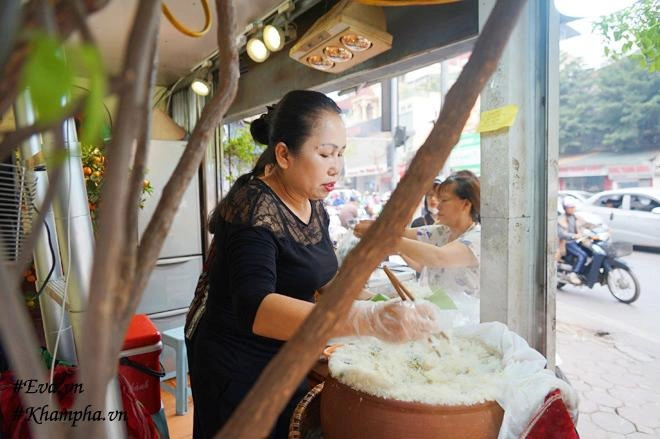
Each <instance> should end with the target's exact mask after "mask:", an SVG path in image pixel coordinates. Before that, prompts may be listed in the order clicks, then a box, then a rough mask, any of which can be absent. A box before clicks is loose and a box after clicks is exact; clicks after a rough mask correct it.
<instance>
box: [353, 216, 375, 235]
mask: <svg viewBox="0 0 660 439" xmlns="http://www.w3.org/2000/svg"><path fill="white" fill-rule="evenodd" d="M374 222H375V220H362V221H360V222H359V223H357V224H356V225H355V228H354V229H353V234H354V235H355V236H357V237H358V238H362V236H363V235H364V234H365V233H366V232H367V230H369V227H371V225H372V224H373V223H374Z"/></svg>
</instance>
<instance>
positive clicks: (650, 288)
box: [557, 250, 660, 349]
mask: <svg viewBox="0 0 660 439" xmlns="http://www.w3.org/2000/svg"><path fill="white" fill-rule="evenodd" d="M624 260H625V261H626V262H628V263H629V264H630V266H631V267H632V269H633V272H634V273H635V275H637V278H638V280H639V282H640V284H641V289H642V293H641V295H640V297H639V299H638V300H637V301H636V302H635V303H632V304H630V305H626V304H623V303H620V302H618V301H617V300H616V299H615V298H614V296H612V295H611V294H610V292H609V290H608V289H607V287H606V286H600V285H599V286H595V287H594V288H593V289H592V290H590V289H589V288H587V287H582V286H580V287H576V286H573V285H567V286H565V287H564V288H563V289H562V290H559V291H557V319H558V320H559V321H562V322H566V323H571V324H579V325H581V326H583V327H586V328H588V329H596V330H603V331H607V332H610V333H611V334H612V335H613V336H615V337H616V336H617V335H619V336H626V337H627V336H632V338H634V339H637V340H636V341H637V342H638V343H642V344H643V343H644V342H650V343H652V344H655V345H657V347H658V349H660V251H657V250H656V251H650V250H649V251H638V250H636V251H635V252H633V254H632V255H630V256H627V257H625V258H624Z"/></svg>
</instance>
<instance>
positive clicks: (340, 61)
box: [289, 0, 392, 73]
mask: <svg viewBox="0 0 660 439" xmlns="http://www.w3.org/2000/svg"><path fill="white" fill-rule="evenodd" d="M391 48H392V35H390V34H388V33H387V32H386V22H385V13H384V12H383V9H382V8H380V7H377V6H367V5H363V4H360V3H355V2H353V1H351V0H343V1H341V2H339V3H337V5H335V6H334V7H333V8H332V9H331V10H330V11H329V12H328V13H327V14H325V15H324V16H323V17H321V18H319V19H318V20H317V21H316V23H314V25H313V26H312V27H311V28H310V29H309V30H308V31H307V32H306V33H305V35H303V36H302V37H301V38H300V39H299V40H298V41H297V42H296V44H294V46H293V47H292V48H291V50H290V51H289V56H290V57H291V58H293V59H295V60H296V61H298V62H300V63H302V64H304V65H306V66H308V67H312V68H315V69H318V70H322V71H325V72H331V73H339V72H342V71H344V70H346V69H349V68H351V67H353V66H355V65H357V64H359V63H361V62H363V61H366V60H367V59H369V58H373V57H374V56H376V55H378V54H381V53H383V52H385V51H387V50H389V49H391Z"/></svg>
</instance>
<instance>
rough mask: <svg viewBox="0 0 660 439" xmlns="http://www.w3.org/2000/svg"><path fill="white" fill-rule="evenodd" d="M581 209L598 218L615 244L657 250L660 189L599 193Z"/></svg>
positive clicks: (659, 224)
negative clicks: (619, 243)
mask: <svg viewBox="0 0 660 439" xmlns="http://www.w3.org/2000/svg"><path fill="white" fill-rule="evenodd" d="M580 210H582V211H586V212H592V213H595V214H597V215H598V216H600V217H601V218H602V219H603V220H604V221H605V222H606V223H607V225H608V226H610V228H611V229H612V235H613V239H614V240H615V241H625V242H629V243H631V244H633V245H641V246H646V247H660V189H655V188H626V189H616V190H611V191H604V192H599V193H597V194H595V195H593V196H592V197H591V198H589V199H588V200H587V201H585V202H584V203H583V204H582V205H581V206H580Z"/></svg>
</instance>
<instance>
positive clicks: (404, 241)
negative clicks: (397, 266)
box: [396, 238, 479, 267]
mask: <svg viewBox="0 0 660 439" xmlns="http://www.w3.org/2000/svg"><path fill="white" fill-rule="evenodd" d="M396 249H397V251H398V252H399V253H401V254H402V255H406V256H407V257H408V258H411V259H413V260H414V261H415V262H417V263H419V264H420V265H422V266H425V267H471V266H475V265H479V261H477V258H476V257H475V256H474V254H473V253H472V251H471V250H470V249H469V248H468V247H467V246H465V244H463V243H461V242H459V241H452V242H450V243H449V244H446V245H443V246H442V247H436V246H434V245H432V244H428V243H426V242H420V241H416V240H413V239H408V238H401V239H400V240H399V241H398V243H397V247H396Z"/></svg>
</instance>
